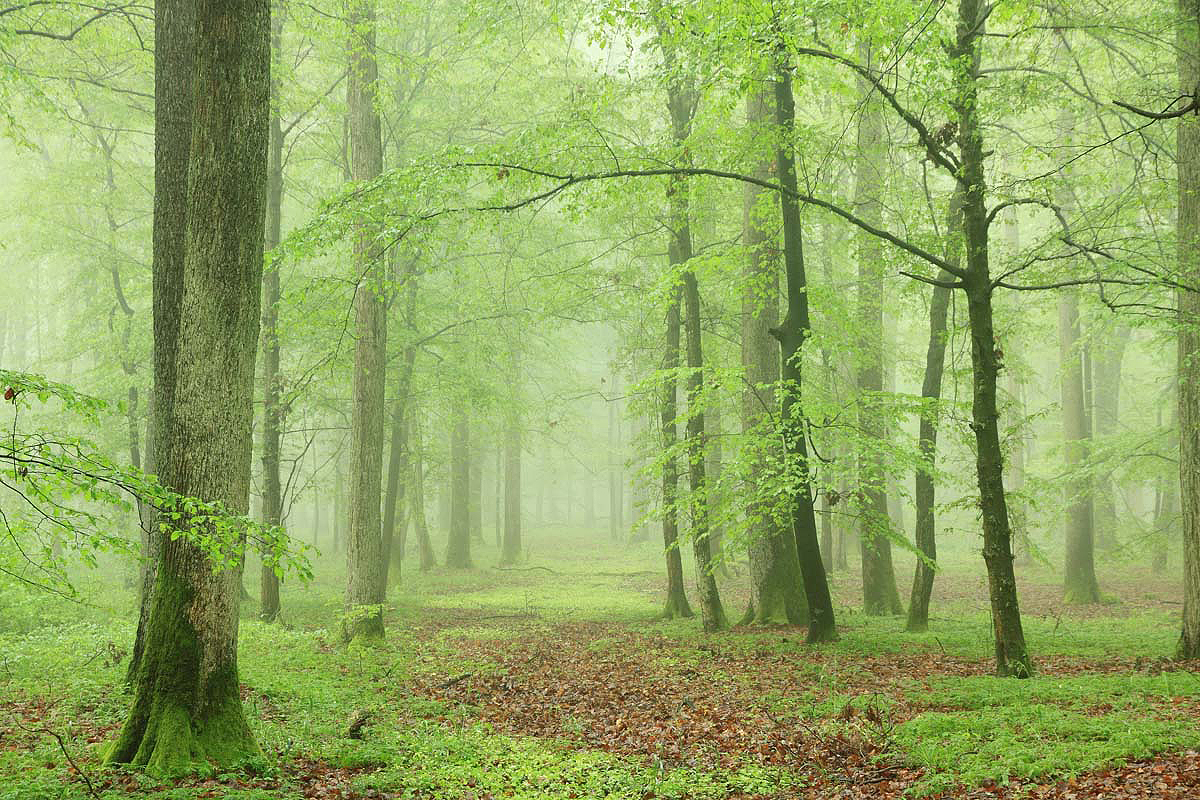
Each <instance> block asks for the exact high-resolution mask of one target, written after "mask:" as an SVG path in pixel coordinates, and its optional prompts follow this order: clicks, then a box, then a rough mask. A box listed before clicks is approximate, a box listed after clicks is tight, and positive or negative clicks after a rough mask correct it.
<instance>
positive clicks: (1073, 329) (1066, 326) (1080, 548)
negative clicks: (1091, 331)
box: [1058, 290, 1100, 603]
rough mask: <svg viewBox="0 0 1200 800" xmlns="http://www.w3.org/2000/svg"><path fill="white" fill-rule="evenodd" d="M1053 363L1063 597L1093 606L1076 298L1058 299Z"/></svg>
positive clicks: (1087, 428)
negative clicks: (1059, 433)
mask: <svg viewBox="0 0 1200 800" xmlns="http://www.w3.org/2000/svg"><path fill="white" fill-rule="evenodd" d="M1058 343H1059V360H1060V363H1061V364H1062V413H1063V458H1064V461H1065V464H1064V467H1065V470H1066V475H1067V484H1066V495H1067V520H1066V522H1067V529H1066V553H1065V569H1064V570H1063V594H1064V597H1065V599H1066V601H1067V602H1068V603H1096V602H1099V600H1100V587H1099V584H1098V583H1097V581H1096V567H1095V555H1094V553H1095V545H1094V541H1095V538H1094V532H1093V529H1092V475H1091V472H1090V471H1089V470H1088V468H1087V457H1088V449H1089V444H1090V442H1091V435H1092V434H1091V425H1089V424H1088V414H1087V408H1086V406H1087V402H1086V399H1085V397H1084V380H1083V374H1084V359H1083V353H1082V346H1081V345H1082V342H1081V339H1080V335H1079V297H1078V295H1077V294H1076V293H1075V292H1074V291H1071V290H1067V291H1064V292H1062V293H1061V294H1060V295H1059V297H1058Z"/></svg>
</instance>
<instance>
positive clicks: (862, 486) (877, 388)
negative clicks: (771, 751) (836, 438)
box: [854, 40, 904, 615]
mask: <svg viewBox="0 0 1200 800" xmlns="http://www.w3.org/2000/svg"><path fill="white" fill-rule="evenodd" d="M858 57H859V61H860V62H861V63H863V64H865V65H867V66H868V68H870V65H871V47H870V45H869V44H868V43H867V42H866V41H865V40H863V41H860V42H859V45H858ZM858 87H859V93H860V94H861V95H862V96H863V104H864V107H863V109H862V110H861V111H860V112H859V115H858V145H857V155H856V157H855V159H854V210H855V213H856V214H857V215H858V216H859V217H860V218H861V219H863V220H865V221H867V222H869V223H871V224H873V225H875V226H876V227H880V226H882V223H883V203H882V202H881V199H880V196H881V194H882V192H883V184H884V166H883V160H884V159H883V156H884V142H883V114H882V110H881V109H880V107H879V102H880V101H879V100H878V99H877V98H876V99H874V100H872V95H873V94H874V87H872V86H871V85H870V84H869V83H868V82H867V81H866V80H865V79H862V78H860V79H859V81H858ZM857 238H858V247H857V251H858V311H857V315H856V316H857V328H858V334H859V337H860V339H859V349H860V354H859V363H858V369H857V374H856V376H855V383H856V385H857V388H858V394H859V396H858V427H859V430H860V431H861V432H862V435H863V438H864V439H866V440H868V441H869V442H870V441H872V440H873V441H874V442H877V444H874V445H871V444H869V445H868V446H867V452H864V453H859V456H858V484H859V492H858V497H859V502H858V506H859V507H858V509H857V510H858V519H859V542H860V545H861V549H862V583H863V610H864V611H865V612H866V613H867V614H871V615H882V614H902V613H904V609H903V607H902V606H901V604H900V592H899V590H898V589H897V588H896V571H895V567H894V566H893V564H892V542H891V539H890V538H889V534H890V533H891V522H890V520H889V517H888V498H887V490H886V486H887V476H888V465H887V457H886V455H885V453H884V450H883V443H884V442H885V441H886V440H887V438H888V435H889V433H888V431H887V430H886V429H885V427H884V422H883V420H884V418H885V417H884V414H882V413H881V409H880V408H879V399H878V398H879V396H880V395H881V393H882V391H883V349H884V348H883V288H884V280H883V276H884V270H885V265H884V260H883V242H882V240H880V239H879V237H877V236H872V235H871V234H869V233H866V232H865V231H859V232H858V234H857Z"/></svg>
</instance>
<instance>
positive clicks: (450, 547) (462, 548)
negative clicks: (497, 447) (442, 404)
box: [446, 398, 471, 569]
mask: <svg viewBox="0 0 1200 800" xmlns="http://www.w3.org/2000/svg"><path fill="white" fill-rule="evenodd" d="M451 425H452V427H451V433H450V537H449V541H448V543H447V546H446V566H447V567H452V568H454V569H470V568H471V499H470V497H471V421H470V417H468V416H467V408H466V400H465V399H463V398H458V399H456V400H455V405H454V408H453V410H452V412H451Z"/></svg>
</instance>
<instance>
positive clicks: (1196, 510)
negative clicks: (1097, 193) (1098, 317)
mask: <svg viewBox="0 0 1200 800" xmlns="http://www.w3.org/2000/svg"><path fill="white" fill-rule="evenodd" d="M1176 49H1177V52H1178V53H1179V56H1178V58H1179V85H1180V90H1181V91H1182V92H1185V93H1188V94H1190V93H1192V92H1194V91H1195V90H1196V86H1197V85H1200V0H1179V28H1178V41H1177V47H1176ZM1177 125H1178V127H1177V129H1176V131H1177V132H1176V137H1177V141H1176V150H1177V156H1176V157H1177V158H1178V176H1179V177H1178V180H1179V214H1178V217H1177V219H1178V222H1177V224H1178V227H1179V231H1178V237H1177V238H1178V242H1179V276H1180V277H1179V282H1180V283H1181V284H1184V285H1185V286H1195V285H1196V284H1198V283H1200V120H1198V119H1196V117H1195V116H1184V117H1181V118H1180V119H1179V121H1178V123H1177ZM1177 303H1178V307H1179V311H1178V317H1179V349H1178V353H1179V355H1178V358H1179V364H1178V370H1179V485H1180V490H1179V496H1180V501H1181V504H1180V511H1181V519H1182V522H1183V625H1182V631H1181V633H1180V636H1179V647H1178V650H1177V655H1178V656H1179V658H1188V659H1193V658H1200V292H1195V291H1192V290H1190V289H1186V288H1185V289H1179V290H1178V291H1177Z"/></svg>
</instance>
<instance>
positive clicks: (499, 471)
mask: <svg viewBox="0 0 1200 800" xmlns="http://www.w3.org/2000/svg"><path fill="white" fill-rule="evenodd" d="M492 474H493V475H494V476H495V477H494V479H493V481H492V502H493V503H494V504H495V507H494V508H493V513H492V520H493V523H492V524H493V526H494V527H495V529H496V530H495V533H496V549H497V550H500V549H501V548H503V547H504V446H503V445H501V446H499V447H497V448H496V465H495V467H494V469H493V473H492Z"/></svg>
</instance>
